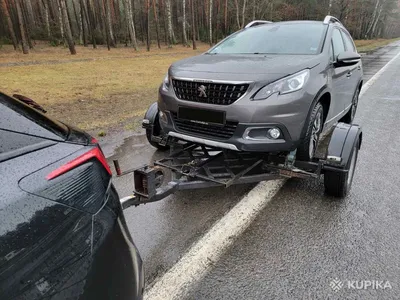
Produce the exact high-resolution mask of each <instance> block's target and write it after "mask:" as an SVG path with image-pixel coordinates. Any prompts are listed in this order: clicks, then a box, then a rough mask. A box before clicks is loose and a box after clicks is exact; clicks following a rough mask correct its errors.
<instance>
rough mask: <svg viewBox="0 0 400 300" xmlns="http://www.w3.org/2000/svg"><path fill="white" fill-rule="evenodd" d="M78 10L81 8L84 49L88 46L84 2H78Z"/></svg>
mask: <svg viewBox="0 0 400 300" xmlns="http://www.w3.org/2000/svg"><path fill="white" fill-rule="evenodd" d="M79 4H80V8H81V19H82V30H83V45H84V46H85V47H87V46H88V39H89V18H88V15H87V10H86V7H85V3H84V0H80V1H79Z"/></svg>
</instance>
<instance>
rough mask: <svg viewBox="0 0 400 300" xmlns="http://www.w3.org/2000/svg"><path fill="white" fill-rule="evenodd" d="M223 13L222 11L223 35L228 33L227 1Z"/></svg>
mask: <svg viewBox="0 0 400 300" xmlns="http://www.w3.org/2000/svg"><path fill="white" fill-rule="evenodd" d="M224 9H225V11H224V34H225V35H226V34H227V33H228V0H225V8H224Z"/></svg>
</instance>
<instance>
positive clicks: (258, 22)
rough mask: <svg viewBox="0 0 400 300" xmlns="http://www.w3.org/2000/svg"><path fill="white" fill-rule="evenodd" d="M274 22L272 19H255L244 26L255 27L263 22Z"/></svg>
mask: <svg viewBox="0 0 400 300" xmlns="http://www.w3.org/2000/svg"><path fill="white" fill-rule="evenodd" d="M270 23H272V22H271V21H263V20H255V21H252V22H250V23H249V24H247V25H246V26H245V27H244V28H250V27H255V26H259V25H262V24H270Z"/></svg>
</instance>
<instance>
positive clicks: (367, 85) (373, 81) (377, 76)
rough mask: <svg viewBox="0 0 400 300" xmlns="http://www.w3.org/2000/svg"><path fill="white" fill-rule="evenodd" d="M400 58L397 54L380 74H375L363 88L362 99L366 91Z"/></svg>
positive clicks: (399, 54)
mask: <svg viewBox="0 0 400 300" xmlns="http://www.w3.org/2000/svg"><path fill="white" fill-rule="evenodd" d="M399 56H400V52H399V53H397V55H396V56H395V57H393V58H392V59H391V60H390V61H388V63H387V64H386V65H384V66H383V67H382V69H380V70H379V71H378V72H376V73H375V75H374V76H372V77H371V78H370V79H369V80H368V81H367V82H366V83H365V84H364V85H363V87H362V89H361V92H360V97H362V96H363V95H364V94H365V92H366V91H368V89H369V88H370V87H371V86H372V85H373V84H374V83H375V81H377V80H378V78H379V77H381V75H382V74H383V73H384V72H385V71H386V69H387V68H388V67H389V66H390V65H391V64H392V63H393V62H394V61H395V60H396V59H397V58H398V57H399Z"/></svg>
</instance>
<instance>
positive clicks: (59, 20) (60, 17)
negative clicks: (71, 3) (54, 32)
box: [57, 0, 65, 43]
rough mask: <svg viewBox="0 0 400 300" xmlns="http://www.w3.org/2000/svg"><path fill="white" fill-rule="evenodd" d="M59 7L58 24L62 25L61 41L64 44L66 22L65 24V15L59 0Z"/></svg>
mask: <svg viewBox="0 0 400 300" xmlns="http://www.w3.org/2000/svg"><path fill="white" fill-rule="evenodd" d="M57 5H58V22H59V25H60V34H61V40H62V42H63V43H65V36H64V22H63V13H62V10H61V0H57Z"/></svg>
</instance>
